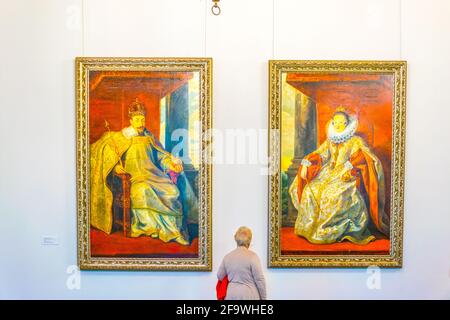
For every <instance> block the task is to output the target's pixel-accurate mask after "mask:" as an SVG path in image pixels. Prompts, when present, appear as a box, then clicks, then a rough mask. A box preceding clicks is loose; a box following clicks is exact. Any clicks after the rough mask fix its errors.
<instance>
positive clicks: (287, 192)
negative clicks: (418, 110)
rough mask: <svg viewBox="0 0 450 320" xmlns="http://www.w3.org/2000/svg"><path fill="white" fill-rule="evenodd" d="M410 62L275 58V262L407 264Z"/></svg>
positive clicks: (271, 198) (272, 134) (272, 145)
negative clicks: (405, 223) (405, 194)
mask: <svg viewBox="0 0 450 320" xmlns="http://www.w3.org/2000/svg"><path fill="white" fill-rule="evenodd" d="M405 119H406V62H405V61H297V60H273V61H270V63H269V130H270V134H269V158H270V172H271V175H270V177H269V259H268V261H269V267H272V268H277V267H281V268H296V267H305V268H308V267H369V266H378V267H395V268H400V267H401V266H402V250H403V189H404V168H405V161H404V155H405V130H406V129H405Z"/></svg>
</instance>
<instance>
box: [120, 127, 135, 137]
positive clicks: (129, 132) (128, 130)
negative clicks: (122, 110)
mask: <svg viewBox="0 0 450 320" xmlns="http://www.w3.org/2000/svg"><path fill="white" fill-rule="evenodd" d="M122 134H123V135H124V136H125V138H127V139H131V138H133V137H136V136H138V135H139V133H138V132H137V131H136V129H135V128H133V126H129V127H127V128H123V129H122Z"/></svg>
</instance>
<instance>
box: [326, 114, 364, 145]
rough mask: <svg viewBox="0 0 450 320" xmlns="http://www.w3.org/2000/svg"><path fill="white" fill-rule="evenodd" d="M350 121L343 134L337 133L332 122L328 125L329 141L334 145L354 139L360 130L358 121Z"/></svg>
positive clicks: (350, 119) (352, 118) (352, 119)
mask: <svg viewBox="0 0 450 320" xmlns="http://www.w3.org/2000/svg"><path fill="white" fill-rule="evenodd" d="M349 121H350V122H349V124H348V125H347V126H346V127H345V129H344V131H342V132H336V131H335V130H334V127H333V121H330V124H329V125H328V134H327V135H328V139H330V141H331V142H333V143H342V142H345V141H347V140H349V139H350V138H351V137H353V135H354V134H355V132H356V129H357V128H358V119H356V118H354V117H349Z"/></svg>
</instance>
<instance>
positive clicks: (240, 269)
mask: <svg viewBox="0 0 450 320" xmlns="http://www.w3.org/2000/svg"><path fill="white" fill-rule="evenodd" d="M225 276H228V281H229V283H228V288H227V295H226V297H225V300H259V299H261V300H266V299H267V296H266V281H265V279H264V274H263V272H262V268H261V263H260V261H259V258H258V256H257V255H256V253H254V252H253V251H250V250H248V249H247V248H245V247H238V248H236V249H235V250H233V251H231V252H230V253H228V254H227V255H226V256H225V257H224V258H223V261H222V264H221V265H220V267H219V271H218V272H217V278H218V279H219V280H222V279H223V278H225Z"/></svg>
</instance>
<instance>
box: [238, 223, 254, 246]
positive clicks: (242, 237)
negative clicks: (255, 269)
mask: <svg viewBox="0 0 450 320" xmlns="http://www.w3.org/2000/svg"><path fill="white" fill-rule="evenodd" d="M234 240H235V241H236V244H237V245H238V247H242V246H244V247H247V248H248V247H249V246H250V243H251V242H252V230H250V229H249V228H247V227H239V229H237V231H236V233H235V234H234Z"/></svg>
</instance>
